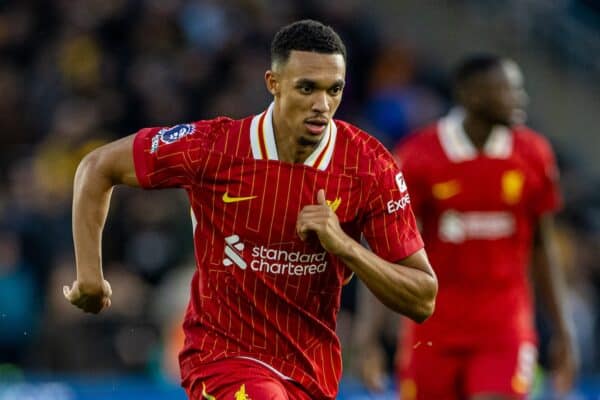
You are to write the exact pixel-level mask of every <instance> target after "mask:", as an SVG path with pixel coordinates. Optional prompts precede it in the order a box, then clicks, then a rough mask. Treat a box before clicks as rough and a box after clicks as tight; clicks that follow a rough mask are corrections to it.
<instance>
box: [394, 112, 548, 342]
mask: <svg viewBox="0 0 600 400" xmlns="http://www.w3.org/2000/svg"><path fill="white" fill-rule="evenodd" d="M462 120H463V119H462V115H461V113H460V112H459V111H458V110H457V111H454V112H451V113H450V114H449V115H448V116H447V117H445V118H443V119H441V120H440V121H439V122H438V123H437V124H436V125H433V126H430V127H428V128H426V129H425V130H424V131H423V132H419V133H416V134H414V135H411V136H409V137H408V138H407V139H406V140H405V141H404V142H403V143H401V144H400V145H399V147H398V148H397V155H398V157H399V159H400V164H401V166H402V169H403V171H404V174H405V176H406V181H407V183H408V185H409V188H410V189H409V191H410V195H411V202H412V207H413V210H414V212H415V215H416V216H417V219H419V220H420V222H421V224H422V229H421V234H422V235H423V240H424V242H425V245H426V248H427V253H428V256H429V258H430V261H431V264H432V265H433V267H434V269H435V271H436V273H437V276H438V280H439V293H438V296H437V300H436V310H435V312H434V314H433V316H432V317H431V318H429V320H427V321H426V322H425V323H423V324H422V325H415V324H411V323H410V322H408V323H407V325H408V327H409V328H408V332H407V335H406V342H405V345H407V346H415V345H416V343H418V342H421V343H429V342H431V343H430V344H431V345H435V343H438V344H444V343H445V344H457V345H477V343H482V341H485V342H490V341H491V342H490V343H493V342H494V341H497V340H500V339H502V338H505V339H510V340H513V339H517V340H520V339H523V340H525V339H530V340H535V331H534V323H533V312H532V299H531V294H530V288H529V285H528V276H527V275H528V272H527V267H528V264H529V259H530V254H531V247H532V239H533V233H534V229H535V225H536V223H537V221H538V218H539V216H540V215H541V214H542V213H545V212H549V211H553V210H555V209H556V208H557V207H558V206H559V204H560V196H559V194H558V193H559V192H558V189H557V178H558V173H557V168H556V166H555V161H554V156H553V153H552V149H551V147H550V145H549V144H548V142H547V141H546V140H545V139H544V138H543V137H542V136H540V135H539V134H537V133H535V132H533V131H532V130H530V129H528V128H526V127H523V126H519V127H515V128H513V129H512V130H509V129H508V128H504V127H500V126H498V127H496V128H494V130H493V132H492V134H491V136H490V137H489V139H488V141H487V143H486V144H485V146H484V148H483V150H482V151H481V152H479V151H477V150H476V148H475V147H474V146H473V144H472V143H471V142H470V140H469V139H468V136H467V135H466V133H465V132H464V130H463V127H462Z"/></svg>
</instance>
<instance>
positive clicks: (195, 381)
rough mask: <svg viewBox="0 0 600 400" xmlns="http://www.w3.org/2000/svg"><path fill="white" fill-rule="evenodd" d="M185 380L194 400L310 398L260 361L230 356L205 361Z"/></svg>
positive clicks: (187, 391)
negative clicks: (205, 362)
mask: <svg viewBox="0 0 600 400" xmlns="http://www.w3.org/2000/svg"><path fill="white" fill-rule="evenodd" d="M189 375H190V376H188V377H186V378H185V379H184V380H183V383H182V386H183V387H184V389H185V391H186V393H187V395H188V397H189V399H190V400H205V399H206V400H242V399H243V400H250V399H252V400H258V399H260V400H263V399H264V400H310V398H311V397H310V395H309V394H308V393H306V392H305V391H304V390H303V389H302V388H301V387H300V386H299V385H298V384H297V383H296V382H294V381H291V380H289V379H285V378H282V377H280V376H279V375H277V374H276V373H275V372H274V371H271V370H270V369H268V368H267V367H265V366H263V365H261V364H259V363H258V362H255V361H252V360H247V359H241V358H228V359H225V360H221V361H215V362H212V363H208V364H204V365H202V366H200V367H198V371H194V372H192V373H191V374H189Z"/></svg>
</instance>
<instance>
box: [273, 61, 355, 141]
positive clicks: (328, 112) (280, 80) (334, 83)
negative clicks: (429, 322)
mask: <svg viewBox="0 0 600 400" xmlns="http://www.w3.org/2000/svg"><path fill="white" fill-rule="evenodd" d="M345 77H346V62H345V60H344V57H343V56H342V55H341V54H321V53H315V52H309V51H296V50H294V51H292V52H291V53H290V56H289V58H288V60H287V62H286V63H285V64H283V65H278V66H276V67H275V68H274V69H273V71H267V74H266V80H267V86H268V88H269V90H270V91H271V93H272V94H273V95H274V96H275V107H276V113H277V118H278V121H280V123H281V125H282V126H281V127H280V128H283V129H285V131H286V134H289V135H293V136H294V138H295V139H296V141H297V143H299V144H304V145H306V144H308V145H314V144H316V143H318V142H319V141H320V140H321V138H322V137H323V134H324V133H325V128H326V127H327V124H328V123H329V121H330V120H331V119H332V118H333V115H334V114H335V112H336V110H337V108H338V106H339V105H340V101H341V100H342V92H343V89H344V83H345V81H344V79H345Z"/></svg>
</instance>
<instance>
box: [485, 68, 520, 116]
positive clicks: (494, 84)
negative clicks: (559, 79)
mask: <svg viewBox="0 0 600 400" xmlns="http://www.w3.org/2000/svg"><path fill="white" fill-rule="evenodd" d="M478 83H479V84H478V88H477V89H476V90H477V92H478V93H477V96H478V97H479V102H478V107H477V108H478V112H479V113H480V114H481V115H482V116H484V117H485V118H486V119H488V120H489V121H490V122H492V123H495V124H502V125H508V126H510V125H514V124H520V123H524V122H525V118H526V116H527V114H526V113H525V110H524V107H525V105H526V103H527V93H526V92H525V89H524V88H523V75H522V74H521V71H520V69H519V67H518V66H517V65H516V64H515V63H514V62H512V61H505V62H503V63H502V66H501V67H499V68H494V69H492V70H490V71H488V72H487V73H485V74H483V75H482V76H481V77H480V78H479V82H478Z"/></svg>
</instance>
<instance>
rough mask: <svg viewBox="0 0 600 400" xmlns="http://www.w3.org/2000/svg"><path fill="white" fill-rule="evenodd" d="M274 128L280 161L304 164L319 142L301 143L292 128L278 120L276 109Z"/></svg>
mask: <svg viewBox="0 0 600 400" xmlns="http://www.w3.org/2000/svg"><path fill="white" fill-rule="evenodd" d="M273 130H274V133H275V145H276V147H277V158H278V159H279V161H283V162H288V163H293V164H302V163H304V161H306V159H307V158H308V157H309V156H310V155H311V154H312V152H313V151H314V150H315V148H316V147H317V144H308V143H307V144H306V145H304V144H302V143H300V142H299V140H298V138H297V137H296V136H295V135H294V133H293V132H291V131H290V128H289V127H288V126H286V125H285V123H284V122H283V121H280V120H278V118H277V113H276V110H274V112H273Z"/></svg>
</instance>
